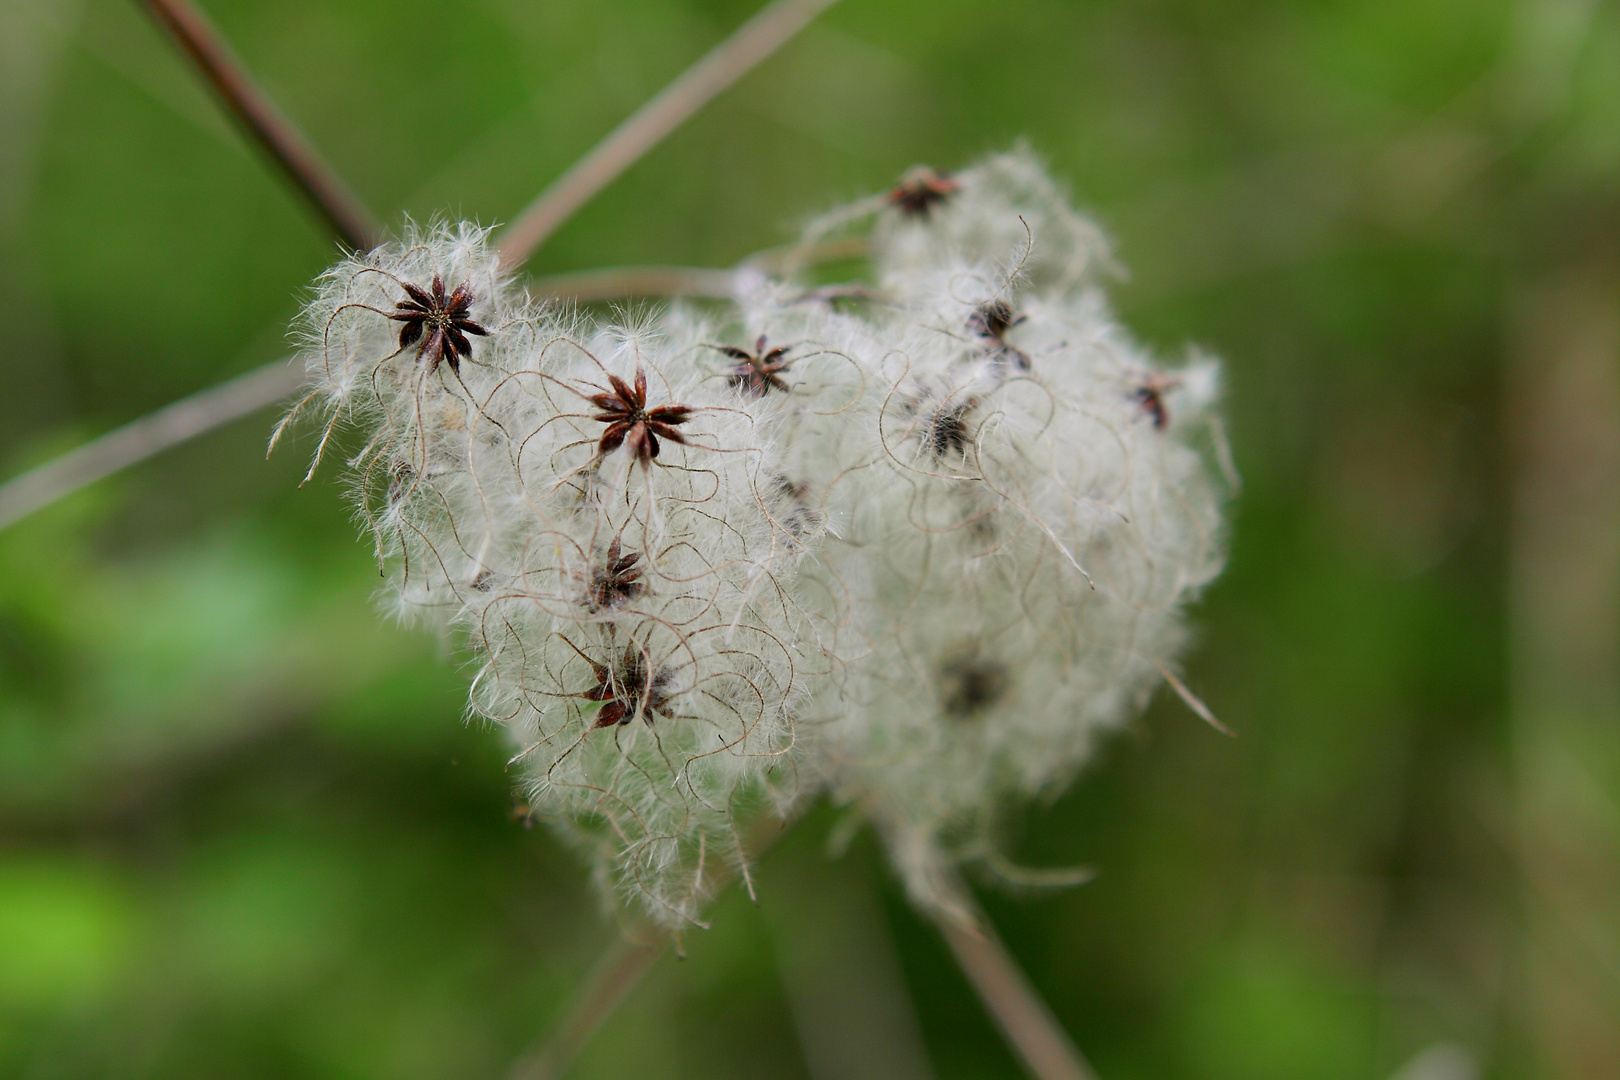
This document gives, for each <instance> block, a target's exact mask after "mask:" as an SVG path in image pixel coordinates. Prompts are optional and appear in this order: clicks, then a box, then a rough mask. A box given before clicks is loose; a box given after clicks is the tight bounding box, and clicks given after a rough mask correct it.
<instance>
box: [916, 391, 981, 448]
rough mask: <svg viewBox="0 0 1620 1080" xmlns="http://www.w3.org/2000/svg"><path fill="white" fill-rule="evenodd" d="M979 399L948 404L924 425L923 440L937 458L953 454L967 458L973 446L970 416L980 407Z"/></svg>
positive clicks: (939, 409) (936, 411)
mask: <svg viewBox="0 0 1620 1080" xmlns="http://www.w3.org/2000/svg"><path fill="white" fill-rule="evenodd" d="M978 404H979V399H978V398H967V399H965V400H963V401H956V402H948V403H946V404H943V405H941V406H939V408H937V409H935V410H934V412H933V413H932V414H931V415H930V416H929V417H928V419H927V421H926V422H925V423H924V424H923V428H922V440H923V446H924V447H926V448H927V449H928V450H929V451H930V452H931V453H932V454H933V455H934V456H935V457H937V458H944V457H947V456H949V455H952V454H957V455H962V456H966V454H967V451H968V447H970V446H972V445H973V430H972V428H971V427H969V425H968V414H969V413H971V412H972V411H973V410H974V409H975V408H976V407H978Z"/></svg>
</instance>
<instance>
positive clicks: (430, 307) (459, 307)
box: [388, 274, 489, 378]
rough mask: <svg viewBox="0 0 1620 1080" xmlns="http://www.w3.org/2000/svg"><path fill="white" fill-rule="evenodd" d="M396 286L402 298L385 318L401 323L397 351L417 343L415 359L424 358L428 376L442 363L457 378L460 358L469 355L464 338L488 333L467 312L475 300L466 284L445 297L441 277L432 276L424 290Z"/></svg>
mask: <svg viewBox="0 0 1620 1080" xmlns="http://www.w3.org/2000/svg"><path fill="white" fill-rule="evenodd" d="M400 286H401V287H402V288H403V289H404V290H405V297H406V298H405V299H404V300H401V301H400V302H399V303H397V304H395V305H394V310H393V311H392V312H391V313H390V314H389V316H388V317H389V318H390V319H393V320H394V321H395V322H400V323H404V324H405V325H404V326H401V327H400V328H399V347H400V349H401V350H404V349H407V348H409V347H410V346H412V345H415V344H416V343H417V342H418V341H420V342H421V344H420V345H418V346H417V349H416V359H417V360H418V361H420V360H422V359H423V358H424V357H425V358H426V359H427V362H428V371H429V372H430V373H431V372H434V371H437V370H438V367H439V363H440V362H441V361H443V362H446V363H448V364H449V365H450V370H451V371H453V372H455V373H456V376H457V377H458V378H459V377H460V375H461V358H462V357H463V356H471V355H472V342H470V341H468V340H467V335H468V334H475V335H477V336H478V337H486V336H488V334H489V331H488V330H485V329H484V328H483V327H482V326H479V325H478V324H477V323H476V322H474V321H473V320H472V316H471V314H470V313H471V311H472V306H473V302H474V299H475V298H474V296H473V293H472V290H471V289H470V288H468V287H467V283H466V282H462V283H461V284H460V285H457V286H456V289H455V291H454V292H452V293H450V294H449V295H446V294H445V291H444V278H442V277H440V276H439V275H438V274H434V275H433V284H432V285H431V286H430V287H429V288H426V289H424V288H422V287H421V286H419V285H412V284H411V283H410V282H408V281H402V282H400Z"/></svg>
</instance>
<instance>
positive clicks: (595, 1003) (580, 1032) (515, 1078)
mask: <svg viewBox="0 0 1620 1080" xmlns="http://www.w3.org/2000/svg"><path fill="white" fill-rule="evenodd" d="M651 933H652V931H651V930H650V929H648V928H646V927H642V928H639V930H638V931H637V932H635V933H632V934H625V935H623V936H621V937H620V938H619V939H618V940H617V941H615V942H614V943H613V944H612V945H611V946H610V947H609V948H608V950H607V952H605V953H603V954H602V958H601V959H600V960H598V961H597V962H596V967H595V968H593V969H592V970H591V973H590V975H589V976H588V977H587V978H586V980H585V987H584V989H583V990H581V991H580V993H579V995H578V996H577V997H576V998H575V999H574V1001H573V1003H572V1004H571V1005H569V1007H568V1011H567V1012H565V1013H564V1014H563V1015H562V1018H561V1019H560V1020H558V1021H557V1024H556V1026H555V1027H554V1028H553V1034H552V1035H551V1036H550V1038H548V1039H547V1040H546V1041H545V1043H543V1044H542V1045H541V1046H540V1047H539V1048H538V1050H537V1052H535V1053H533V1054H526V1055H524V1056H523V1057H521V1058H519V1059H518V1061H517V1063H516V1064H515V1065H513V1066H512V1071H511V1074H510V1075H511V1078H512V1080H555V1078H556V1077H559V1076H562V1075H563V1073H565V1072H566V1071H567V1070H568V1067H569V1066H570V1065H571V1064H573V1061H574V1059H575V1058H576V1057H578V1056H579V1052H580V1051H581V1050H583V1049H584V1048H585V1044H586V1043H588V1042H589V1041H590V1039H591V1036H592V1035H595V1034H596V1029H597V1028H599V1027H601V1026H602V1023H603V1021H605V1020H606V1019H607V1018H608V1017H609V1016H612V1015H613V1012H614V1010H615V1009H617V1008H618V1007H619V1005H620V1004H621V1003H622V1002H623V1001H624V999H625V998H627V997H629V996H630V991H632V990H634V989H635V988H636V985H637V984H638V983H640V982H641V979H642V976H644V975H646V974H647V972H648V971H649V970H651V968H652V966H653V964H654V963H655V962H657V960H658V958H659V957H660V956H662V955H664V949H665V948H666V945H667V943H665V942H663V941H658V940H656V939H653V938H651V937H650V934H651Z"/></svg>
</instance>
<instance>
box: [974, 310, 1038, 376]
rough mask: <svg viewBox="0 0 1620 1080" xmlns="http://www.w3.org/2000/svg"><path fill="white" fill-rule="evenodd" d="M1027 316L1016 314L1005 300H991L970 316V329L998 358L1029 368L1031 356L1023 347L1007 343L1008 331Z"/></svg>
mask: <svg viewBox="0 0 1620 1080" xmlns="http://www.w3.org/2000/svg"><path fill="white" fill-rule="evenodd" d="M1026 317H1027V316H1024V315H1014V314H1013V309H1012V305H1011V304H1009V303H1007V301H1005V300H999V299H998V300H990V301H987V302H986V303H983V304H980V305H979V306H978V307H977V308H975V309H974V311H973V314H971V315H969V316H968V321H967V324H968V329H969V330H971V331H973V333H974V334H975V335H976V336H978V337H979V338H981V339H982V340H984V341H985V342H986V343H987V344H988V345H989V346H990V349H991V353H992V354H993V355H994V357H995V358H996V359H997V360H1011V361H1012V362H1013V363H1014V364H1016V365H1017V366H1018V368H1019V369H1020V370H1023V371H1028V370H1029V356H1028V355H1027V354H1025V352H1024V351H1023V350H1022V349H1018V348H1014V347H1013V346H1011V345H1009V344H1007V331H1009V330H1011V329H1012V328H1013V327H1015V326H1017V325H1018V324H1019V323H1021V322H1023V321H1024V319H1025V318H1026Z"/></svg>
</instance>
